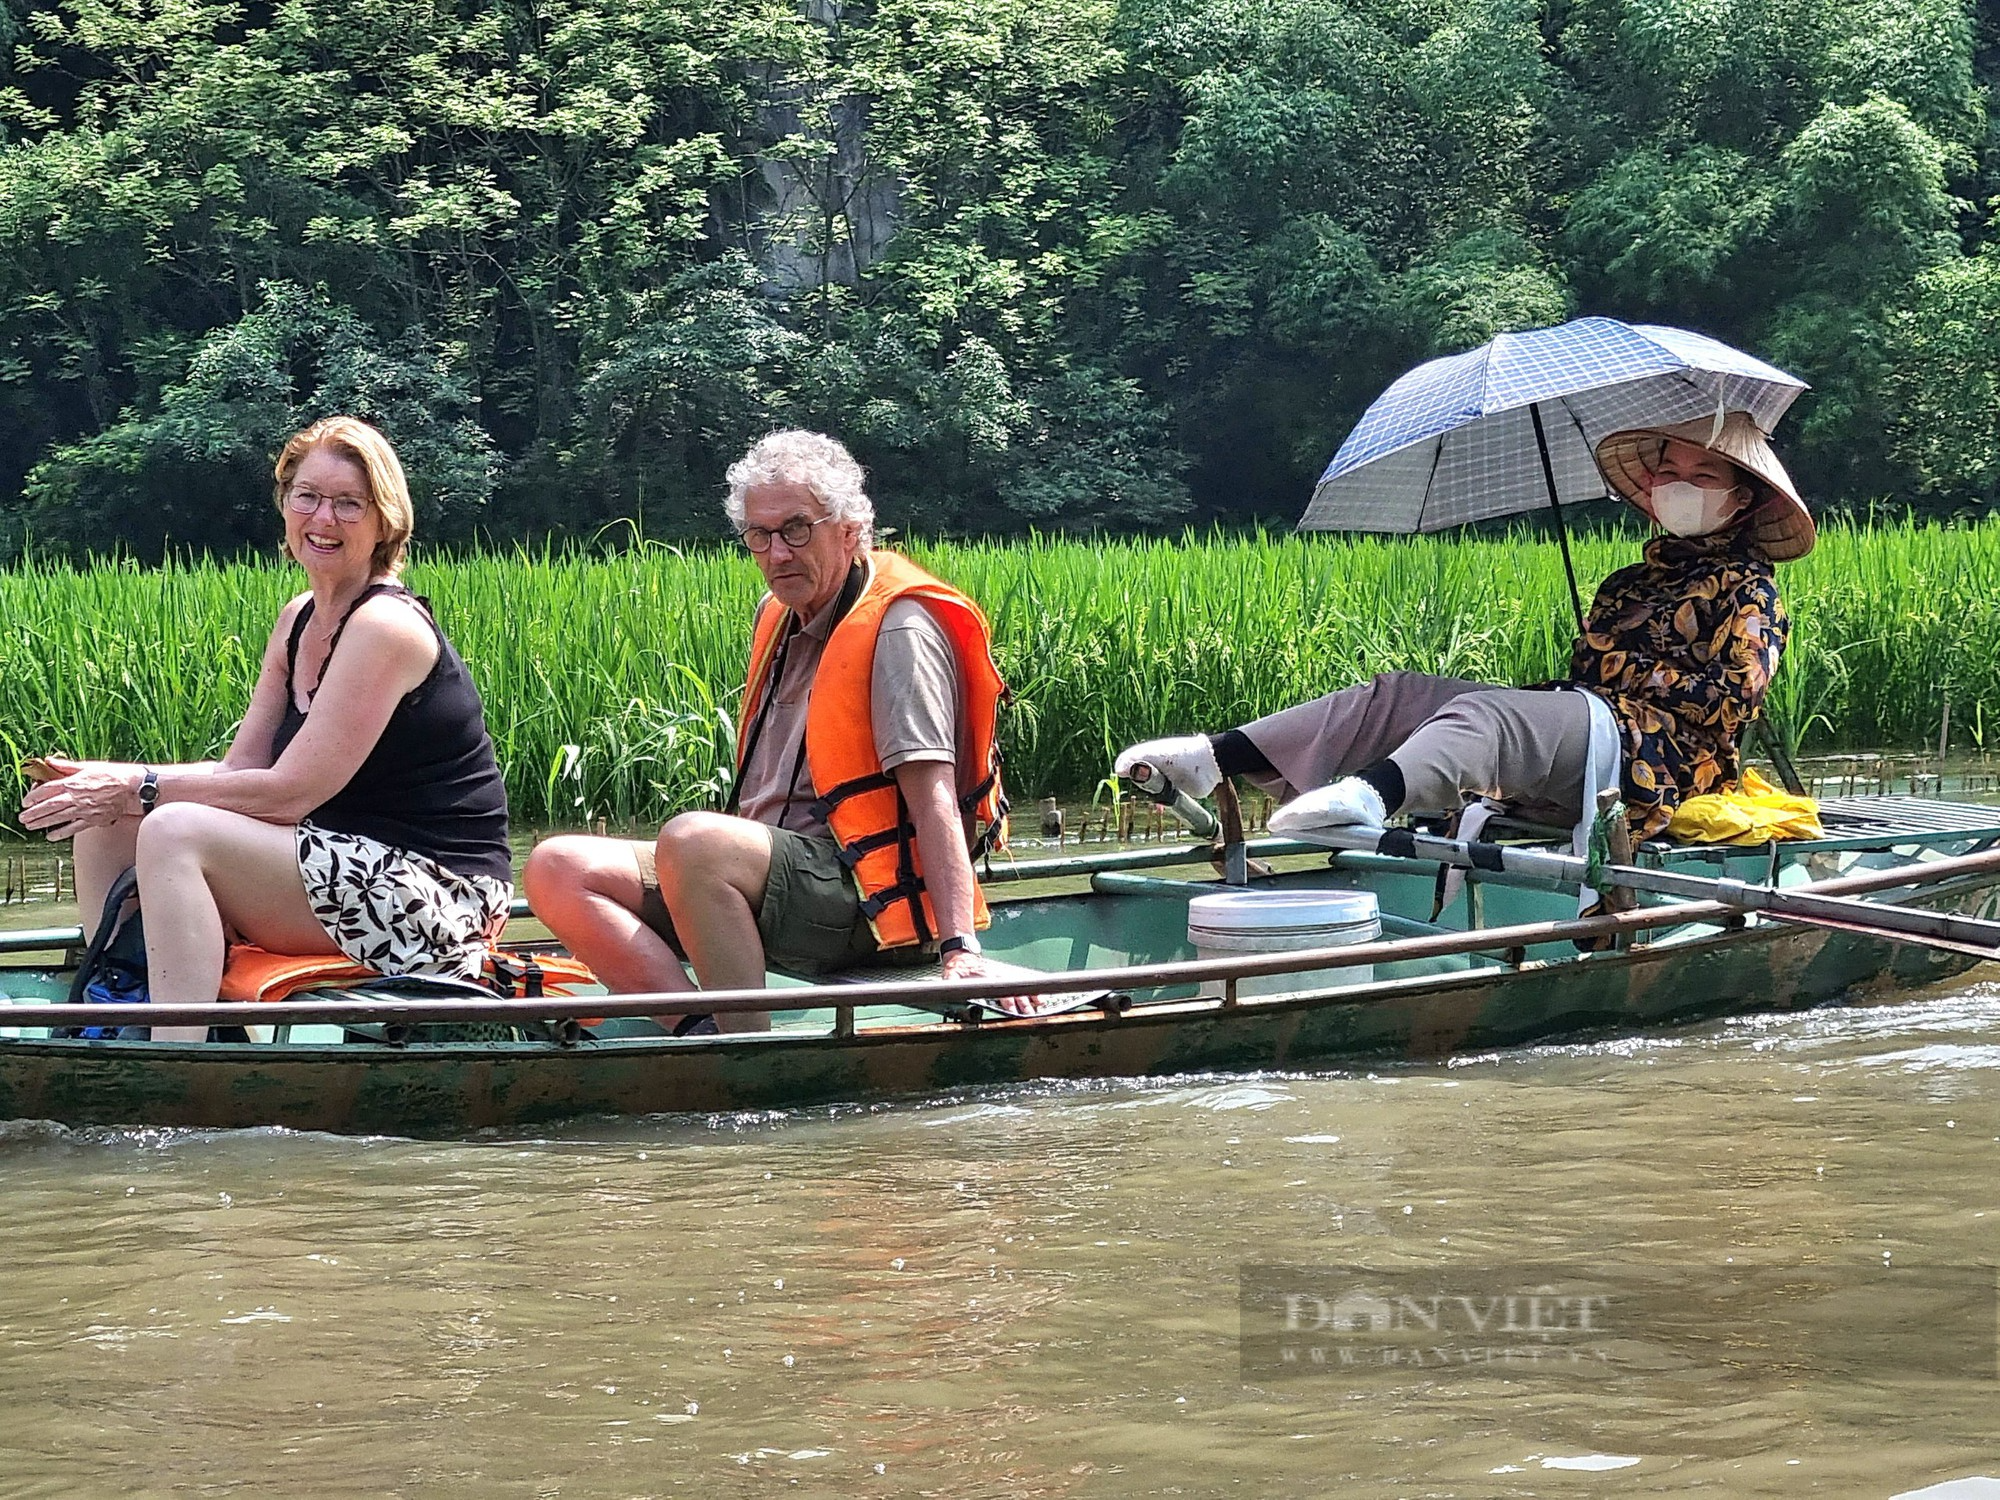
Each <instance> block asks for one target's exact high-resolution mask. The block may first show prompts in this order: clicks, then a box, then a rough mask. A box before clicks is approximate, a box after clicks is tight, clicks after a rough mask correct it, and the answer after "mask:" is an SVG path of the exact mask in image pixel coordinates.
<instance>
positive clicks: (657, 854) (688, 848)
mask: <svg viewBox="0 0 2000 1500" xmlns="http://www.w3.org/2000/svg"><path fill="white" fill-rule="evenodd" d="M644 848H645V845H643V844H635V843H630V842H627V841H626V840H623V839H605V838H591V837H587V836H570V837H564V838H554V839H547V840H544V841H543V842H542V843H540V844H537V845H536V846H535V851H534V853H533V854H531V855H530V856H529V857H528V863H527V867H526V868H525V869H524V870H522V872H521V887H522V890H523V891H524V892H525V893H526V895H527V897H528V904H529V905H530V906H531V907H533V908H534V912H535V915H536V916H537V917H539V918H541V920H542V921H543V923H544V924H546V925H547V927H548V929H549V931H551V932H553V933H554V934H555V935H556V936H557V937H558V938H560V939H561V940H562V942H563V944H564V945H565V946H566V947H567V948H568V949H569V951H570V952H572V953H574V954H575V955H576V956H577V957H578V958H580V959H582V960H583V961H584V962H585V963H587V964H589V965H590V967H591V969H592V971H593V972H595V973H596V975H597V977H598V978H599V979H602V980H603V981H604V984H605V987H606V988H607V989H609V990H611V991H613V992H614V993H617V994H646V993H657V992H660V991H665V990H688V989H692V988H694V981H693V980H691V979H690V978H689V977H688V974H687V970H686V969H684V968H683V967H682V964H681V959H680V956H679V955H678V954H676V953H675V952H674V950H673V949H672V948H671V947H669V946H668V944H667V942H666V940H665V939H664V938H662V937H661V936H660V935H659V934H658V933H656V932H654V931H653V929H652V928H650V927H648V926H647V925H646V924H645V923H644V922H642V921H640V920H639V916H638V912H639V906H640V903H641V901H642V900H643V899H644V896H645V888H644V887H643V886H642V885H641V884H640V881H639V865H638V861H637V858H636V856H637V854H638V853H639V852H640V851H643V850H644ZM653 854H654V860H655V864H656V866H657V868H658V870H659V876H660V895H661V898H662V899H663V900H664V901H665V902H666V904H667V910H668V911H669V912H671V913H672V914H673V919H674V931H675V932H676V933H677V934H678V935H679V937H680V940H681V941H682V943H684V944H686V945H687V948H688V955H687V957H688V962H689V963H690V964H691V965H693V967H694V972H695V978H696V979H699V981H700V983H701V987H702V988H703V989H710V990H720V989H757V988H760V987H762V985H763V983H764V942H763V939H762V937H760V936H759V935H758V932H757V907H758V906H759V905H760V904H761V903H762V901H763V899H764V881H765V878H766V877H767V876H768V875H769V873H770V868H771V836H770V834H769V832H768V831H767V830H766V829H765V828H764V826H763V825H762V824H761V823H752V822H750V821H749V820H748V819H745V818H732V817H725V816H723V815H721V814H718V813H683V814H681V815H680V816H679V817H677V818H675V819H673V820H672V821H671V822H669V823H668V824H667V825H666V827H664V828H662V829H661V830H660V835H659V838H658V840H657V841H656V842H655V844H654V846H653ZM716 1024H717V1025H718V1026H719V1027H720V1028H721V1029H722V1030H724V1031H762V1030H766V1029H768V1028H769V1026H770V1024H771V1023H770V1018H769V1017H768V1016H765V1015H762V1014H747V1015H746V1014H736V1015H721V1016H717V1017H716Z"/></svg>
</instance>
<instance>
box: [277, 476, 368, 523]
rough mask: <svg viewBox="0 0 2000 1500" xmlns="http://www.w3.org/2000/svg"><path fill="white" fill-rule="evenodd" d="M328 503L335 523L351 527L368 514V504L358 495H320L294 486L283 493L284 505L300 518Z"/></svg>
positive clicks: (315, 491) (317, 492)
mask: <svg viewBox="0 0 2000 1500" xmlns="http://www.w3.org/2000/svg"><path fill="white" fill-rule="evenodd" d="M329 501H331V502H332V503H333V518H334V520H336V521H343V522H346V523H347V524H348V525H352V524H353V523H354V522H356V521H358V520H360V519H361V518H362V517H363V516H365V515H367V514H368V502H367V501H366V500H364V499H362V498H361V496H359V495H322V494H321V493H320V492H319V491H318V490H309V489H306V488H305V487H304V486H303V485H296V484H295V485H293V486H292V487H291V488H290V489H289V490H287V491H286V492H285V504H286V505H287V506H288V507H290V508H291V509H292V510H294V511H296V512H298V514H300V515H302V516H309V515H311V514H312V513H313V512H314V511H316V510H318V509H319V508H320V507H321V506H322V505H325V504H326V503H327V502H329Z"/></svg>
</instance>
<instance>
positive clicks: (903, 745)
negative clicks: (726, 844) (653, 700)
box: [736, 599, 964, 839]
mask: <svg viewBox="0 0 2000 1500" xmlns="http://www.w3.org/2000/svg"><path fill="white" fill-rule="evenodd" d="M838 602H839V601H838V600H836V601H835V603H834V604H829V605H828V606H827V607H826V608H825V609H823V610H821V611H820V612H819V613H818V614H817V615H815V616H814V617H813V618H812V619H811V620H808V621H807V622H806V623H805V625H804V626H802V627H801V628H799V629H798V630H796V631H794V632H793V633H792V635H791V640H790V642H789V645H783V646H781V647H780V648H779V649H780V650H782V651H783V652H784V662H783V667H784V669H783V671H782V672H781V673H780V674H779V675H778V677H777V678H776V680H775V681H773V682H772V684H771V686H770V688H769V690H768V695H769V697H770V700H771V701H770V707H769V710H768V712H767V713H765V716H764V724H763V728H762V729H761V730H760V731H759V733H758V735H757V742H756V744H755V745H754V746H753V747H752V750H751V755H750V759H749V761H748V762H746V763H745V765H744V767H743V774H742V779H741V782H740V784H739V790H738V796H737V805H736V810H737V812H738V813H739V814H740V815H741V816H743V817H746V818H750V819H753V820H755V821H756V822H759V823H769V824H772V825H773V826H775V827H778V828H789V829H791V830H792V831H793V832H795V833H803V834H805V835H807V836H808V837H811V838H822V839H823V838H831V837H832V834H831V832H830V830H829V829H828V828H827V826H826V823H825V821H824V820H823V819H820V818H816V817H814V816H813V814H812V810H811V809H812V804H813V802H814V801H815V800H816V794H815V793H814V791H813V785H812V773H811V772H810V771H809V770H808V769H807V767H806V763H805V756H804V755H803V753H802V750H803V748H804V745H805V738H806V709H807V706H808V705H809V704H810V702H811V701H812V691H813V679H814V678H815V677H816V676H817V675H818V672H819V661H820V657H821V655H822V654H824V652H825V650H826V642H827V638H828V637H829V636H830V635H832V633H833V626H834V618H833V615H834V610H835V608H836V606H837V605H838ZM781 639H782V638H781ZM958 698H959V693H958V663H957V661H956V659H955V658H954V656H953V654H952V649H951V640H950V638H949V637H948V636H947V635H946V634H945V633H944V627H943V626H941V625H939V624H938V622H937V620H936V619H935V618H934V617H933V616H932V614H931V612H930V611H929V610H928V609H926V608H924V606H923V605H922V604H920V603H918V602H917V601H916V600H914V599H898V600H897V601H896V602H895V603H893V604H891V605H890V606H889V608H888V609H887V610H886V611H885V612H884V613H883V616H882V629H881V632H880V633H879V634H878V635H877V637H876V640H875V662H874V666H873V668H872V671H871V674H870V689H869V716H870V720H871V722H872V725H873V728H874V733H875V746H876V749H877V750H878V751H879V752H880V753H881V756H882V768H883V769H884V770H887V771H893V770H895V769H896V767H898V766H900V765H905V764H907V763H908V762H910V761H918V760H941V761H946V762H949V763H952V764H962V763H963V760H964V755H963V741H962V738H961V736H960V733H959V728H960V726H959V723H958ZM760 707H761V705H759V704H754V703H746V704H744V705H743V719H742V724H741V726H740V728H739V730H738V732H739V733H740V734H743V735H746V736H747V735H748V734H749V733H750V729H751V726H752V725H753V724H755V723H756V722H757V717H758V713H759V710H760Z"/></svg>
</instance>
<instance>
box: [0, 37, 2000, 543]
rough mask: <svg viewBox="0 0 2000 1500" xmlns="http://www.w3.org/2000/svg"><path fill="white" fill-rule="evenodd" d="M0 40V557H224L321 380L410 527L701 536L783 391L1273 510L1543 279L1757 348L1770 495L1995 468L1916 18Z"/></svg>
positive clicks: (1970, 74) (878, 422) (1947, 75)
mask: <svg viewBox="0 0 2000 1500" xmlns="http://www.w3.org/2000/svg"><path fill="white" fill-rule="evenodd" d="M0 33H4V34H0V42H5V43H7V44H8V45H7V48H6V55H5V60H4V62H0V244H4V246H5V253H4V255H0V421H4V425H0V553H4V550H5V549H6V548H7V547H8V546H9V545H18V544H19V539H20V538H21V537H22V536H24V535H28V536H33V537H35V538H37V539H38V540H39V541H41V542H44V543H47V544H51V545H55V544H59V545H62V546H65V547H70V548H74V549H78V550H90V549H108V548H113V547H125V548H129V549H131V550H133V551H135V552H137V553H139V554H141V555H157V554H159V553H160V552H161V551H162V550H164V549H166V548H168V547H170V546H174V545H182V546H206V547H215V548H229V547H234V546H238V545H243V544H246V543H249V542H251V541H254V540H261V539H262V538H264V537H266V536H268V534H269V531H268V520H267V518H266V517H265V516H264V514H263V507H264V505H265V503H266V502H265V501H264V500H263V499H262V496H263V494H264V488H263V474H264V470H265V466H266V464H267V462H268V458H269V454H270V451H271V449H272V448H273V446H274V445H275V444H276V442H277V441H278V440H279V439H281V438H282V436H283V435H284V432H285V430H286V429H287V426H288V425H289V424H292V423H296V422H298V421H302V420H305V419H307V418H309V417H310V416H312V415H317V414H319V413H321V412H323V411H325V410H329V409H332V408H333V407H334V406H341V405H343V404H345V405H347V406H349V407H351V408H352V409H357V410H365V411H366V412H367V413H369V414H372V415H376V416H378V417H379V418H380V419H381V420H382V421H384V422H385V423H387V424H389V425H390V426H391V427H392V429H393V430H394V433H395V436H396V437H397V440H398V442H399V443H400V444H402V445H403V447H404V451H405V454H406V457H408V458H409V459H410V467H411V469H412V472H413V474H414V475H415V476H416V477H417V481H418V487H419V490H420V492H421V498H422V503H423V505H424V507H425V509H424V511H423V514H422V517H421V521H420V524H421V526H422V528H423V535H425V536H426V537H430V538H443V539H447V540H448V539H452V538H455V537H467V536H470V535H472V534H473V533H474V532H475V531H476V532H479V533H482V534H486V535H492V536H499V537H512V536H534V535H540V534H546V533H551V532H566V533H571V534H590V533H593V532H595V531H598V530H600V529H602V528H604V527H606V526H608V525H610V524H611V523H613V522H616V521H619V520H620V519H623V518H631V519H632V520H633V521H635V523H637V524H638V525H639V526H640V527H641V528H642V529H643V530H645V531H647V532H651V533H654V534H658V535H662V536H685V535H699V534H713V533H714V532H715V531H716V530H717V529H719V519H718V517H717V514H716V506H715V500H716V497H717V493H718V485H719V480H720V474H721V471H722V469H723V467H724V466H725V465H726V464H727V463H728V462H729V460H730V459H731V458H732V457H734V456H735V454H736V453H737V452H738V451H740V449H741V447H742V446H743V445H744V444H745V443H746V442H747V441H748V440H749V439H750V438H752V437H754V436H755V435H756V434H757V433H758V432H760V431H763V430H767V429H768V428H770V427H772V426H775V425H779V424H783V423H793V422H799V423H808V424H812V425H817V426H823V427H826V428H828V429H830V430H833V431H836V432H838V433H839V434H840V435H842V436H843V437H844V438H846V439H847V440H849V441H850V443H851V444H852V445H853V446H854V447H855V449H856V451H857V453H858V454H859V455H860V456H861V457H862V459H863V461H864V462H865V463H866V464H867V465H868V466H869V468H870V470H871V473H872V475H873V485H874V488H875V490H876V492H877V499H878V503H879V506H880V509H881V511H882V514H883V516H884V518H885V520H887V521H889V522H891V523H892V524H895V525H898V526H902V527H905V528H909V529H918V530H931V531H955V532H968V533H969V532H984V531H1008V530H1014V529H1019V528H1023V527H1027V526H1036V527H1055V528H1065V527H1067V528H1079V529H1090V528H1100V527H1124V526H1142V527H1143V526H1156V525H1163V524H1169V523H1178V522H1181V521H1184V520H1186V519H1190V518H1199V517H1206V516H1215V517H1224V518H1251V517H1256V518H1266V519H1273V520H1289V519H1290V518H1291V517H1292V516H1293V515H1295V514H1296V512H1297V510H1298V508H1299V505H1300V503H1301V501H1302V499H1303V496H1304V494H1305V492H1306V489H1307V487H1308V486H1309V485H1310V483H1311V480H1312V478H1313V476H1314V474H1315V473H1316V472H1317V470H1318V469H1319V467H1320V466H1321V465H1323V463H1324V462H1325V460H1326V458H1327V456H1328V455H1329V454H1330V453H1331V452H1332V450H1333V449H1334V447H1335V446H1337V444H1338V442H1339V440H1340V438H1341V436H1342V435H1343V434H1344V433H1345V431H1346V430H1347V428H1348V426H1350V425H1351V424H1352V422H1353V421H1354V420H1355V418H1356V417H1358V415H1359V414H1360V412H1361V410H1362V409H1363V408H1364V407H1365V405H1366V404H1367V402H1368V401H1369V400H1370V399H1372V397H1373V396H1374V395H1376V394H1377V393H1378V392H1379V391H1380V390H1381V389H1382V388H1383V387H1384V386H1385V385H1386V384H1387V383H1388V382H1389V381H1390V380H1391V379H1393V378H1394V377H1395V375H1397V374H1398V373H1400V372H1401V371H1402V370H1403V369H1404V368H1406V367H1407V366H1408V365H1410V364H1411V363H1413V362H1415V361H1416V360H1418V359H1422V358H1424V357H1427V356H1429V355H1432V354H1435V353H1439V352H1445V351H1449V350H1453V349H1458V348H1463V347H1466V346H1468V345H1471V344H1474V343H1478V342H1480V341H1482V340H1484V339H1486V338H1489V337H1491V336H1492V335H1493V334H1494V333H1496V332H1500V331H1504V330H1507V329H1512V328H1521V327H1527V326H1534V325H1537V324H1542V323H1548V322H1552V321H1557V320H1560V319H1562V318H1564V317H1568V316H1573V315H1576V314H1578V313H1582V312H1602V313H1609V314H1612V315H1615V316H1627V317H1633V318H1644V319H1650V320H1654V321H1664V322H1670V323H1677V324H1683V325H1687V326H1691V327H1696V328H1699V329H1702V330H1704V331H1706V332H1709V333H1712V334H1715V335H1717V336H1719V337H1722V338H1724V339H1726V340H1729V341H1731V342H1734V343H1738V344H1741V345H1745V346H1747V347H1750V348H1753V349H1756V350H1758V351H1759V352H1761V353H1763V354H1765V355H1767V356H1768V357H1770V358H1773V359H1774V360H1776V361H1778V362H1779V363H1781V364H1786V365H1788V366H1789V367H1791V368H1793V369H1795V370H1796V372H1797V373H1799V374H1800V375H1801V376H1803V377H1804V378H1806V379H1807V380H1809V381H1810V382H1812V384H1813V385H1814V387H1815V392H1814V394H1813V395H1812V396H1810V397H1809V398H1807V400H1806V401H1804V402H1802V403H1801V405H1800V409H1799V417H1798V418H1797V419H1796V420H1795V421H1794V422H1793V423H1792V424H1790V425H1788V428H1787V430H1786V431H1785V432H1784V433H1782V434H1781V438H1782V439H1783V440H1784V441H1785V442H1786V443H1787V444H1788V456H1789V457H1791V458H1792V459H1793V460H1794V467H1795V469H1796V471H1797V472H1798V474H1799V475H1800V477H1801V479H1802V480H1803V481H1804V482H1805V483H1806V485H1807V487H1808V488H1809V489H1810V490H1812V491H1813V492H1814V493H1815V494H1816V495H1817V496H1818V497H1820V498H1822V499H1823V500H1825V501H1828V502H1837V501H1852V502H1858V503H1865V502H1868V501H1871V500H1873V499H1876V498H1878V497H1881V496H1895V497H1899V498H1908V499H1916V500H1918V501H1919V502H1920V503H1924V504H1970V503H1982V502H1986V501H1990V500H1991V499H1992V498H1993V491H1994V481H1993V469H1994V462H1993V438H1992V422H1991V419H1990V414H1986V415H1982V413H1984V412H1985V407H1983V406H1982V405H1981V403H1982V402H1984V401H1989V395H1987V394H1982V392H1989V391H1990V383H1991V369H1992V366H1993V364H1994V359H1993V356H1992V354H1991V348H1990V346H1986V347H1983V348H1982V346H1981V345H1980V343H1979V338H1980V337H1981V336H1982V335H1981V334H1980V333H1979V332H1978V331H1977V330H1982V329H1990V326H1991V325H1990V321H1989V322H1982V321H1981V320H1982V319H1984V318H1988V317H1989V314H1988V313H1986V312H1984V311H1981V309H1984V308H1986V307H1987V305H1988V301H1987V299H1989V298H1990V283H1991V280H1992V277H1991V260H1990V255H1989V254H1986V253H1982V247H1987V246H1990V244H1991V242H1992V240H1993V237H1994V236H1993V215H1994V212H1995V207H1996V201H2000V125H1996V119H2000V111H1996V107H1995V100H1996V97H2000V96H1996V85H2000V24H1996V22H1995V21H1994V20H1993V18H1992V17H1991V15H1989V14H1987V13H1986V12H1985V11H1983V10H1981V9H1979V8H1977V7H1975V6H1974V5H1973V4H1972V3H1971V0H1746V3H1742V4H1729V5H1721V4H1716V3H1714V0H1567V3H1565V4H1564V5H1561V6H1540V5H1535V4H1530V3H1528V0H1304V3H1300V0H1032V3H1031V0H981V3H977V4H975V3H973V0H807V3H805V4H804V5H799V4H796V3H784V0H745V3H742V4H737V5H730V6H714V5H698V4H694V3H692V0H617V3H613V0H535V3H533V4H530V3H527V0H421V3H419V0H349V3H344V4H341V5H338V6H336V5H334V4H332V3H331V0H277V3H272V4H266V3H259V4H254V5H253V4H249V3H247V0H12V3H11V4H10V6H9V7H8V8H6V9H5V10H4V11H0ZM1982 445H1983V446H1982ZM9 528H11V531H10V530H9ZM10 536H11V537H12V538H13V541H12V542H11V543H10V542H9V540H8V538H9V537H10Z"/></svg>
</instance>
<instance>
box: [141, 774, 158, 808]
mask: <svg viewBox="0 0 2000 1500" xmlns="http://www.w3.org/2000/svg"><path fill="white" fill-rule="evenodd" d="M159 800H160V773H159V772H158V771H155V770H154V769H153V768H152V767H151V766H148V767H146V775H145V777H144V778H143V779H142V780H141V781H140V783H139V816H140V817H142V818H143V817H145V816H146V814H147V813H149V812H151V811H152V810H153V807H154V804H156V803H157V802H158V801H159Z"/></svg>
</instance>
